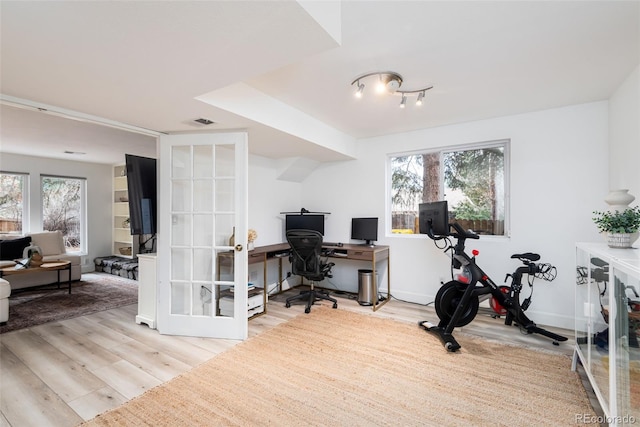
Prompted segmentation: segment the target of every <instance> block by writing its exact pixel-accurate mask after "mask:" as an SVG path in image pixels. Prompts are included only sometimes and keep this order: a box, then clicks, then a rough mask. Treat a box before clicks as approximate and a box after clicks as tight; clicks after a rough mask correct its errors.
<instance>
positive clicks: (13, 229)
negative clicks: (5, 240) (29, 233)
mask: <svg viewBox="0 0 640 427" xmlns="http://www.w3.org/2000/svg"><path fill="white" fill-rule="evenodd" d="M28 182H29V176H28V175H26V174H22V173H14V172H0V232H2V233H22V232H23V230H27V229H28V221H29V215H28V212H29V203H28V200H29V194H28V188H29V185H28Z"/></svg>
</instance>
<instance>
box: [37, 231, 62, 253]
mask: <svg viewBox="0 0 640 427" xmlns="http://www.w3.org/2000/svg"><path fill="white" fill-rule="evenodd" d="M29 236H31V241H32V242H33V244H34V245H35V246H39V247H40V249H42V255H57V254H63V253H65V252H66V249H65V247H64V239H63V238H62V233H61V232H60V231H43V232H42V233H30V234H29Z"/></svg>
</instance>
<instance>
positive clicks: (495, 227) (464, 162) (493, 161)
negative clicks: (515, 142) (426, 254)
mask: <svg viewBox="0 0 640 427" xmlns="http://www.w3.org/2000/svg"><path fill="white" fill-rule="evenodd" d="M508 149H509V141H493V142H488V143H482V144H474V145H469V146H464V147H460V146H458V147H447V148H444V149H439V150H432V151H424V152H417V153H416V152H414V153H405V154H399V155H398V154H394V155H391V156H390V157H389V170H390V174H389V176H390V178H391V182H390V185H389V189H390V196H389V197H390V201H391V221H388V223H389V224H391V233H394V234H415V233H418V232H419V230H418V205H419V204H420V203H423V202H434V201H438V200H446V201H447V202H448V205H449V222H454V221H456V222H458V223H460V225H462V226H463V227H464V228H465V229H470V230H473V231H474V232H476V233H478V234H486V235H497V236H505V235H508V228H507V227H506V226H505V224H506V219H507V211H508V206H507V202H506V200H507V198H508V170H509V168H508V166H509V165H508V159H509V155H508Z"/></svg>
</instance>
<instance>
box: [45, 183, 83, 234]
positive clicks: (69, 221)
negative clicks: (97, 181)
mask: <svg viewBox="0 0 640 427" xmlns="http://www.w3.org/2000/svg"><path fill="white" fill-rule="evenodd" d="M80 190H81V182H80V180H77V179H70V178H54V177H45V178H43V179H42V223H43V229H44V230H49V231H54V230H60V231H61V232H62V234H63V235H64V236H65V237H66V239H67V241H68V242H69V243H70V244H71V245H72V246H77V245H78V244H79V238H80V236H79V230H78V224H79V223H80V198H81V195H80V194H81V193H80Z"/></svg>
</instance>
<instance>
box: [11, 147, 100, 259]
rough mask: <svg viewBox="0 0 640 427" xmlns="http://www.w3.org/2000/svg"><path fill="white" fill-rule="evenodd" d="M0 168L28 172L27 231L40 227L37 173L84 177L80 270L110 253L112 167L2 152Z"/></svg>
mask: <svg viewBox="0 0 640 427" xmlns="http://www.w3.org/2000/svg"><path fill="white" fill-rule="evenodd" d="M0 169H1V170H3V171H7V172H22V173H28V174H29V183H30V185H29V187H30V188H29V193H30V209H29V210H30V213H31V217H30V221H29V223H30V226H29V230H25V231H29V232H37V231H42V209H41V200H42V198H41V196H40V175H41V174H42V175H47V174H50V175H60V176H69V177H74V178H75V177H77V178H86V180H87V218H88V223H87V233H88V236H87V248H88V252H87V254H86V255H85V256H83V257H82V272H88V271H93V270H94V267H95V266H94V263H93V260H94V259H95V258H96V257H99V256H107V255H110V254H111V226H110V224H111V200H112V196H111V188H112V187H111V186H112V180H111V175H112V167H111V166H110V165H102V164H97V163H85V162H76V161H68V160H56V159H46V158H42V157H32V156H23V155H18V154H7V153H2V154H1V155H0Z"/></svg>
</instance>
